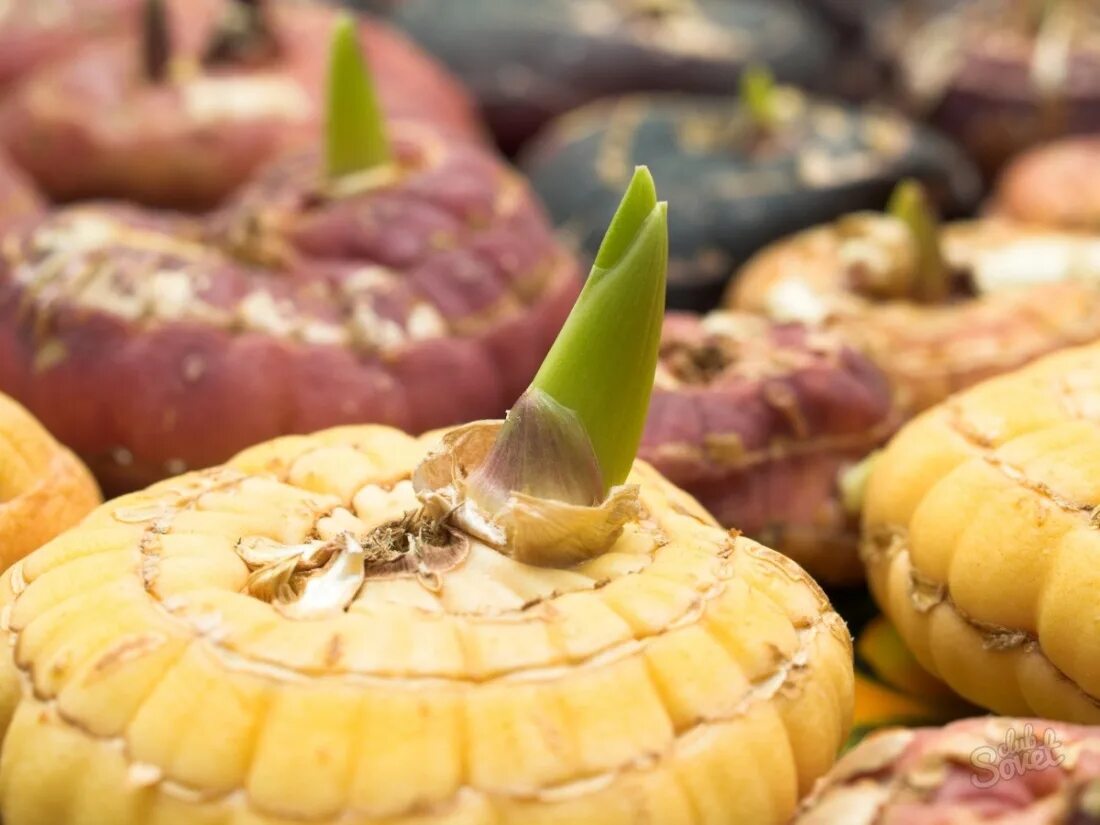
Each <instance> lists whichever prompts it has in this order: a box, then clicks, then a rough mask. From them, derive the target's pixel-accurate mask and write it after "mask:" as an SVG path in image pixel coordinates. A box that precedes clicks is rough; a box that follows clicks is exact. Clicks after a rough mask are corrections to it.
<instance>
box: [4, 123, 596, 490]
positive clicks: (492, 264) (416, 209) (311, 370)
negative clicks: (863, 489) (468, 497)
mask: <svg viewBox="0 0 1100 825" xmlns="http://www.w3.org/2000/svg"><path fill="white" fill-rule="evenodd" d="M393 133H394V139H395V144H396V151H397V157H398V161H397V162H396V163H395V164H393V165H392V166H388V167H385V168H384V169H383V170H377V169H376V170H374V171H373V172H369V173H367V175H366V177H364V178H363V179H362V180H358V181H353V182H348V181H345V182H344V189H342V190H341V191H339V192H337V191H331V190H329V189H328V188H327V187H326V186H325V185H324V184H323V183H322V182H321V173H320V169H319V159H318V157H317V156H316V155H314V154H305V155H300V156H295V157H291V158H288V159H287V161H286V162H285V164H283V165H280V166H278V167H277V168H275V169H273V170H271V172H270V173H268V174H265V175H261V178H260V180H259V181H258V182H257V183H256V185H255V188H254V189H253V190H250V191H248V192H243V193H242V194H241V198H240V199H239V201H237V202H236V203H234V204H232V205H231V206H229V207H227V209H226V211H225V212H224V213H222V214H221V215H218V216H217V217H216V219H214V221H213V222H212V223H206V222H200V221H198V220H194V219H190V218H184V217H178V216H173V215H164V214H157V213H151V212H144V211H138V210H136V209H133V208H127V207H103V206H96V205H89V206H83V207H71V208H69V209H65V210H61V211H58V212H55V213H53V214H52V215H51V216H48V217H46V218H44V219H42V220H41V221H39V222H38V223H37V224H35V225H33V226H30V227H28V228H26V229H25V230H23V231H20V232H15V233H10V234H8V236H7V237H6V238H5V239H4V241H3V244H2V247H0V248H2V250H3V256H2V259H0V388H2V389H3V391H5V392H7V393H9V394H11V395H13V396H14V397H16V398H18V399H19V400H21V401H22V402H23V403H24V404H25V405H26V406H28V407H29V408H30V409H32V410H33V411H34V412H35V413H36V414H37V416H38V417H39V418H40V419H41V420H42V421H43V422H44V423H45V424H46V426H47V427H48V428H49V429H50V430H51V431H52V432H53V433H54V434H55V435H57V436H58V437H59V438H60V439H61V440H63V441H64V442H66V443H67V444H69V445H70V446H72V447H73V448H75V449H76V450H77V451H78V452H80V453H81V454H82V455H83V456H84V457H85V458H86V459H87V460H88V462H89V464H90V466H92V468H93V470H94V471H95V472H96V473H97V475H98V476H99V477H100V479H101V480H102V481H103V482H104V485H105V487H106V488H107V489H108V490H110V491H119V490H123V489H132V488H135V487H138V486H142V485H145V484H148V483H150V482H151V481H153V480H155V479H157V478H161V477H164V476H167V475H173V474H176V473H179V472H182V471H184V470H186V469H191V468H195V467H200V466H206V465H209V464H212V463H216V462H220V461H222V460H224V459H226V458H227V457H229V456H230V455H232V454H233V453H234V452H236V451H237V450H239V449H242V448H244V447H245V446H247V445H250V444H253V443H256V442H259V441H263V440H265V439H269V438H271V437H273V436H278V435H281V434H286V433H295V432H310V431H313V430H316V429H319V428H323V427H327V426H332V425H336V424H341V423H365V422H378V423H385V424H391V425H394V426H397V427H400V428H402V429H405V430H407V431H410V432H419V431H423V430H426V429H430V428H433V427H438V426H442V425H445V424H450V423H457V422H460V421H468V420H473V419H477V418H486V417H499V416H501V415H502V414H503V413H504V411H505V410H506V409H507V407H508V405H509V404H510V403H511V402H512V401H514V400H515V398H516V397H517V396H518V394H519V393H520V392H521V391H522V390H523V389H524V387H525V386H526V385H527V383H528V382H529V381H530V379H531V377H532V375H533V374H534V372H535V370H536V369H537V367H538V365H539V363H540V362H541V360H542V358H543V356H544V355H545V353H546V351H547V349H548V348H549V345H550V343H551V342H552V341H553V339H554V337H555V335H556V334H557V331H558V329H559V327H560V325H561V323H562V321H563V320H564V319H565V316H566V314H567V313H568V311H569V309H570V308H571V306H572V304H573V301H574V299H575V297H576V294H577V290H578V284H579V278H578V277H577V272H576V267H575V264H574V262H573V260H572V258H571V257H570V256H568V255H567V254H565V253H564V252H563V250H562V249H561V248H560V247H558V246H557V245H556V243H555V242H554V240H553V235H552V232H551V229H550V227H549V224H548V222H547V221H546V219H545V216H544V215H543V213H542V211H541V208H540V207H539V206H538V205H537V203H536V202H535V201H534V200H533V199H532V198H531V197H530V194H529V192H528V190H527V188H526V186H525V184H524V183H523V181H522V180H521V179H520V178H519V177H518V176H517V175H516V174H515V173H514V172H512V171H511V170H509V169H508V168H506V167H505V166H504V165H502V164H501V163H500V162H498V161H497V160H495V158H494V157H493V156H492V155H490V154H488V153H487V152H486V151H485V150H483V149H480V148H477V147H475V146H474V145H472V144H466V143H459V144H453V145H452V144H448V143H447V142H446V141H444V140H442V139H441V138H440V137H439V136H438V135H437V134H436V133H434V132H433V131H432V130H430V129H428V128H427V127H415V126H413V125H411V124H407V125H406V126H404V127H401V128H395V129H394V130H393ZM372 176H373V177H372ZM212 238H216V239H217V241H216V242H211V239H212Z"/></svg>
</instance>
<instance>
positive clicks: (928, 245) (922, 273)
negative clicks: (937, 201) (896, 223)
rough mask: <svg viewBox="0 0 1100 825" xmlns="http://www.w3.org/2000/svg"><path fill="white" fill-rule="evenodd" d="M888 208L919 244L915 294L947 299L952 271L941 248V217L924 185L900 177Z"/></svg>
mask: <svg viewBox="0 0 1100 825" xmlns="http://www.w3.org/2000/svg"><path fill="white" fill-rule="evenodd" d="M886 211H887V212H888V213H889V214H890V215H892V216H893V217H895V218H897V219H898V220H900V221H901V222H902V223H904V224H905V226H906V228H907V229H908V230H909V232H910V234H911V235H912V237H913V241H914V243H915V245H916V250H917V266H916V272H915V273H914V278H913V282H912V295H913V297H914V298H915V299H917V300H918V301H923V302H925V303H937V302H940V301H943V300H945V299H946V298H947V297H948V294H949V293H950V290H951V282H950V272H949V271H948V267H947V264H946V262H945V261H944V258H943V251H942V250H941V248H940V229H939V219H938V218H937V216H936V211H935V209H934V208H933V207H932V203H931V201H930V199H929V197H928V193H927V192H926V191H925V188H924V187H923V186H921V184H920V183H919V182H917V181H915V180H912V179H906V180H903V181H901V182H900V183H899V184H898V185H897V186H896V187H895V188H894V191H893V193H892V194H891V195H890V201H889V203H888V204H887V207H886Z"/></svg>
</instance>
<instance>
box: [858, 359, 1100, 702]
mask: <svg viewBox="0 0 1100 825" xmlns="http://www.w3.org/2000/svg"><path fill="white" fill-rule="evenodd" d="M1098 402H1100V347H1098V346H1096V345H1092V346H1089V347H1082V348H1080V349H1072V350H1067V351H1065V352H1062V353H1058V354H1055V355H1052V356H1049V357H1048V358H1045V359H1043V360H1041V361H1039V362H1037V363H1035V364H1033V365H1031V366H1029V367H1026V368H1024V369H1022V370H1020V371H1018V372H1015V373H1012V374H1010V375H1006V376H1002V377H1000V378H996V379H993V380H990V381H987V382H985V383H983V384H980V385H979V386H977V387H975V388H973V389H971V390H970V391H968V392H966V393H964V394H961V395H958V396H956V397H954V398H952V399H950V400H948V401H947V402H945V403H943V404H942V405H940V406H938V407H935V408H934V409H932V410H929V411H928V412H926V413H925V414H923V415H922V416H921V417H919V418H917V419H916V420H915V421H913V422H912V423H910V424H909V425H907V426H906V427H905V428H904V429H902V431H901V432H900V433H899V435H898V436H897V437H896V438H895V439H894V440H893V441H892V442H891V444H890V445H889V446H888V447H887V449H886V451H885V452H884V453H883V454H882V456H881V458H880V459H879V460H878V461H877V462H876V464H875V467H874V470H873V472H872V474H871V478H870V481H869V484H868V488H867V495H866V499H865V509H864V539H863V546H862V553H863V556H864V561H865V562H866V564H867V570H868V579H869V581H870V584H871V588H872V592H873V593H874V595H875V598H876V600H877V601H878V603H879V604H880V605H881V606H882V608H883V610H884V612H885V613H886V614H887V615H888V616H889V617H890V619H891V620H892V621H893V622H894V624H895V625H896V626H897V629H898V632H899V633H900V634H901V636H902V638H903V639H904V640H905V641H906V643H907V644H908V645H909V647H910V648H911V649H912V650H913V652H914V654H915V655H916V657H917V659H918V660H920V662H921V664H922V665H923V666H924V667H925V668H926V669H928V670H929V671H930V672H932V673H933V674H934V675H936V676H938V677H940V678H941V679H942V680H943V681H945V682H946V683H947V684H948V685H949V686H950V687H951V688H953V689H954V690H955V691H956V692H958V693H959V694H961V695H962V696H964V697H966V698H967V699H969V700H971V701H973V702H974V703H976V704H979V705H981V706H983V707H988V708H990V709H991V710H994V711H996V712H998V713H1005V714H1034V715H1042V716H1047V717H1050V718H1056V719H1065V720H1069V721H1074V722H1089V723H1097V722H1098V721H1100V704H1098V703H1100V700H1098V698H1097V697H1100V668H1098V666H1097V658H1096V656H1095V652H1096V650H1097V649H1098V645H1100V638H1098V636H1097V634H1098V632H1100V621H1098V616H1100V614H1098V612H1097V601H1096V593H1097V587H1098V586H1100V572H1098V571H1100V568H1098V566H1097V565H1096V563H1095V554H1096V552H1098V551H1100V534H1098V533H1097V530H1096V525H1097V519H1096V507H1097V505H1100V487H1098V486H1097V484H1096V478H1097V477H1096V474H1095V472H1094V471H1093V470H1094V467H1095V464H1096V458H1097V456H1098V455H1100V426H1098V419H1097V415H1098V411H1100V403H1098Z"/></svg>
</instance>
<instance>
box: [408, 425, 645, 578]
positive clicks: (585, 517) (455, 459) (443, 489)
mask: <svg viewBox="0 0 1100 825" xmlns="http://www.w3.org/2000/svg"><path fill="white" fill-rule="evenodd" d="M500 428H501V422H499V421H478V422H474V423H472V424H468V425H466V426H464V427H459V428H457V429H454V430H451V431H449V432H448V433H447V434H446V435H444V436H443V441H442V444H441V446H440V448H439V449H437V450H435V451H433V452H432V453H430V454H429V455H428V456H427V457H426V458H425V459H424V461H423V462H421V464H420V466H419V467H417V470H416V473H415V474H414V475H413V487H414V488H415V489H416V492H417V496H418V498H419V499H420V501H421V502H422V503H423V505H424V511H425V513H426V514H427V515H428V516H429V517H431V518H435V519H443V518H446V519H447V521H448V522H449V523H450V524H452V525H454V526H455V527H458V528H459V529H460V530H462V531H463V532H464V533H466V534H468V535H469V536H471V537H473V538H475V539H477V540H478V541H481V542H484V543H485V544H488V545H489V546H491V547H493V548H494V549H496V550H498V551H499V552H501V553H503V554H504V555H506V556H508V557H509V558H512V559H515V560H516V561H518V562H522V563H524V564H533V565H539V566H543V567H568V566H570V565H573V564H577V563H579V562H582V561H585V560H586V559H591V558H594V557H595V556H598V555H600V554H601V553H603V552H605V551H606V550H607V549H608V548H610V547H611V545H612V544H614V543H615V541H616V540H617V539H618V538H619V536H620V534H621V533H622V531H623V527H624V526H625V525H626V524H627V523H628V522H630V521H635V520H637V519H639V518H640V517H641V504H640V502H639V499H638V486H637V485H636V484H622V485H618V486H616V487H612V488H611V490H610V492H608V494H607V496H606V497H605V498H604V500H603V501H602V502H600V503H599V504H597V505H595V506H592V507H585V506H582V505H577V504H567V503H565V502H562V501H555V500H553V499H546V498H536V497H534V496H530V495H526V494H524V493H518V492H513V493H512V494H511V496H510V497H509V498H508V500H507V501H506V503H505V504H504V505H503V506H502V507H500V508H499V509H498V510H497V511H496V512H493V513H488V512H485V511H484V510H483V509H482V508H480V507H479V506H478V505H477V504H476V503H475V502H474V501H472V500H471V499H470V498H468V497H467V495H466V493H467V490H466V481H467V479H468V478H469V476H470V474H471V472H472V471H473V470H474V469H475V468H477V467H478V466H480V465H481V463H482V462H483V461H484V460H485V459H486V457H487V456H488V454H489V451H490V450H491V449H492V447H493V444H494V443H495V442H496V439H497V435H498V433H499V432H500Z"/></svg>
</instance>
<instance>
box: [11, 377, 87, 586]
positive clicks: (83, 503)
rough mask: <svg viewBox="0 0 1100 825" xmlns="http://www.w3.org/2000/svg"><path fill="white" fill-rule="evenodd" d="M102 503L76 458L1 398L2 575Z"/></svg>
mask: <svg viewBox="0 0 1100 825" xmlns="http://www.w3.org/2000/svg"><path fill="white" fill-rule="evenodd" d="M99 502H100V498H99V490H98V489H96V486H95V482H94V481H93V480H92V476H91V474H90V473H89V472H88V470H87V469H86V468H85V467H84V465H83V464H81V463H80V461H79V460H78V459H77V458H76V456H74V455H73V454H72V453H70V452H69V451H68V450H67V449H65V448H64V447H62V446H61V445H60V444H58V443H57V442H56V441H55V440H54V439H53V437H52V436H51V435H50V434H49V433H48V432H46V431H45V430H44V429H43V428H42V425H41V424H39V423H38V422H37V421H35V420H34V418H33V417H32V416H31V415H30V414H29V413H28V412H27V411H26V410H25V409H23V408H22V407H21V406H19V405H18V404H16V403H15V402H14V401H12V400H11V399H10V398H8V397H7V396H5V395H0V569H6V568H7V567H8V566H9V565H11V564H13V563H14V562H16V561H18V560H19V559H21V558H23V557H24V556H25V555H27V553H29V552H31V551H32V550H34V549H36V548H37V547H40V546H41V545H43V544H45V543H46V542H47V541H49V540H50V539H52V538H53V537H54V536H56V535H58V534H59V533H61V532H62V531H64V530H67V529H69V528H70V527H72V526H73V525H74V524H76V523H77V522H78V521H79V520H80V519H82V518H83V517H84V516H85V515H87V514H88V513H89V512H91V510H92V509H93V508H94V507H95V506H96V505H97V504H99Z"/></svg>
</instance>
